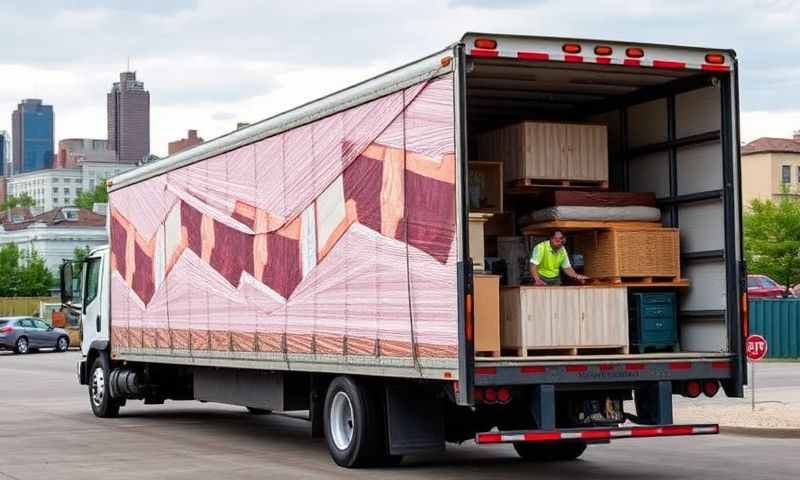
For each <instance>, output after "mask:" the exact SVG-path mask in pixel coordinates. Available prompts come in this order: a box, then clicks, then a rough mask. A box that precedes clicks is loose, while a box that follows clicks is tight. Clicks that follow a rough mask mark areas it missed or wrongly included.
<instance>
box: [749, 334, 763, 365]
mask: <svg viewBox="0 0 800 480" xmlns="http://www.w3.org/2000/svg"><path fill="white" fill-rule="evenodd" d="M745 354H746V355H747V358H748V359H750V361H751V362H757V361H759V360H761V359H762V358H764V357H766V356H767V340H766V339H765V338H764V337H762V336H761V335H750V336H749V337H747V340H746V341H745Z"/></svg>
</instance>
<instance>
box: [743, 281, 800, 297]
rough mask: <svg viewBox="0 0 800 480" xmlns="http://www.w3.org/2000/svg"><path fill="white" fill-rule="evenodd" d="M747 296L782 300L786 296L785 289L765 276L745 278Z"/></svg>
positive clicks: (789, 294)
mask: <svg viewBox="0 0 800 480" xmlns="http://www.w3.org/2000/svg"><path fill="white" fill-rule="evenodd" d="M747 296H748V297H750V298H784V297H787V296H789V297H791V296H792V293H791V292H789V293H788V295H787V292H786V288H785V287H784V286H783V285H779V284H778V283H777V282H776V281H775V280H773V279H771V278H769V277H768V276H766V275H748V276H747Z"/></svg>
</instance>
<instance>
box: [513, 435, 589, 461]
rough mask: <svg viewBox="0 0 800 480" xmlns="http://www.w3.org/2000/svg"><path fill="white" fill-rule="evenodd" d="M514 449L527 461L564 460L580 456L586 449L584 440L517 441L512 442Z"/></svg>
mask: <svg viewBox="0 0 800 480" xmlns="http://www.w3.org/2000/svg"><path fill="white" fill-rule="evenodd" d="M514 450H516V451H517V454H518V455H519V456H520V457H522V458H523V459H525V460H527V461H529V462H564V461H568V460H575V459H577V458H578V457H580V456H581V455H582V454H583V452H584V450H586V442H583V441H580V440H577V441H564V442H554V443H529V442H519V443H515V444H514Z"/></svg>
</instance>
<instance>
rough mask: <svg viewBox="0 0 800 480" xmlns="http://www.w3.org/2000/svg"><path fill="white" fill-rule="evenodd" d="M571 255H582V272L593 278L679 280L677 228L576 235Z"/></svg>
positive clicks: (615, 230) (678, 239)
mask: <svg viewBox="0 0 800 480" xmlns="http://www.w3.org/2000/svg"><path fill="white" fill-rule="evenodd" d="M573 250H574V253H581V254H583V262H584V267H583V270H584V273H585V274H586V275H588V276H590V277H592V278H607V279H613V280H617V281H623V280H624V279H626V278H629V279H635V278H650V280H652V279H653V277H656V278H657V279H658V278H662V279H672V278H680V275H681V263H680V251H681V248H680V231H679V230H678V229H677V228H649V229H641V230H638V229H624V228H623V229H611V230H604V231H597V232H587V233H581V234H579V235H577V236H576V240H575V246H574V248H573Z"/></svg>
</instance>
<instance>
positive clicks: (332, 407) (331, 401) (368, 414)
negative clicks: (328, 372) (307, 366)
mask: <svg viewBox="0 0 800 480" xmlns="http://www.w3.org/2000/svg"><path fill="white" fill-rule="evenodd" d="M376 407H377V404H376V402H375V401H374V399H373V398H372V396H371V395H370V392H369V390H368V389H367V388H366V386H364V385H363V384H362V383H361V382H359V381H357V380H355V379H353V378H352V377H336V378H335V379H334V380H333V381H332V382H331V383H330V386H329V387H328V393H327V394H326V395H325V406H324V408H323V423H324V429H325V441H326V443H327V444H328V450H329V451H330V454H331V457H333V461H334V462H336V464H337V465H339V466H340V467H347V468H351V467H366V466H371V465H374V464H376V463H380V462H381V460H382V459H383V457H384V455H381V452H382V451H383V447H384V443H385V442H384V439H383V437H384V433H383V430H384V429H383V419H382V418H380V415H379V410H378V409H377V408H376Z"/></svg>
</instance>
